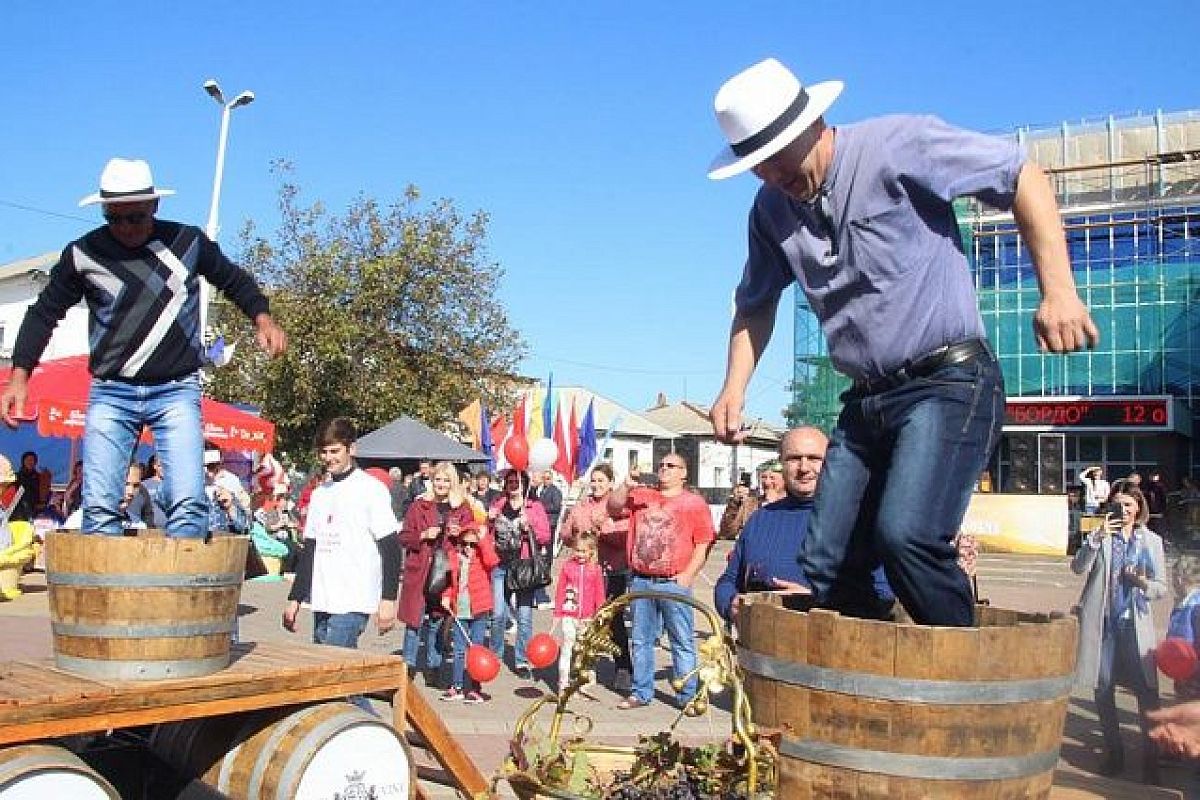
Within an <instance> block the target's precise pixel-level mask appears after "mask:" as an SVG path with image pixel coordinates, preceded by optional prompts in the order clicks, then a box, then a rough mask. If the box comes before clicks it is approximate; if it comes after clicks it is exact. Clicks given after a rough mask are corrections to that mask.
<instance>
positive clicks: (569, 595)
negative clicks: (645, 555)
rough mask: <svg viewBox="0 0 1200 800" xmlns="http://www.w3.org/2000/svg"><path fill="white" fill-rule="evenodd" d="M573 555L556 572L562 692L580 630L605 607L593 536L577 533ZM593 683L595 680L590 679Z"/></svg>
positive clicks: (602, 571)
mask: <svg viewBox="0 0 1200 800" xmlns="http://www.w3.org/2000/svg"><path fill="white" fill-rule="evenodd" d="M574 550H575V552H574V553H572V555H571V557H570V558H568V559H567V560H566V561H564V562H563V565H562V566H561V567H560V568H559V571H558V581H557V584H558V589H557V590H556V592H555V596H554V622H555V625H558V624H559V623H562V647H561V648H560V650H559V655H558V688H559V691H562V689H563V687H565V686H566V685H567V680H568V679H569V678H570V675H571V653H572V651H573V650H574V649H575V639H576V637H577V636H578V635H579V631H580V629H581V628H583V627H584V626H586V625H587V624H588V623H589V622H591V620H592V617H594V616H595V615H596V612H597V611H598V610H599V609H600V606H602V605H604V570H603V569H601V567H600V562H599V559H598V553H597V542H596V534H595V533H593V532H591V531H584V532H582V533H580V534H579V535H578V536H577V537H576V539H575V545H574ZM593 680H594V679H593Z"/></svg>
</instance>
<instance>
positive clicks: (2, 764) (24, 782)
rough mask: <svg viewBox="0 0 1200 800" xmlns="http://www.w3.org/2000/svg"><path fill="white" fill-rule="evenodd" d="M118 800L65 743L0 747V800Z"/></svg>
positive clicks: (116, 795)
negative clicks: (62, 744)
mask: <svg viewBox="0 0 1200 800" xmlns="http://www.w3.org/2000/svg"><path fill="white" fill-rule="evenodd" d="M68 797H69V798H71V800H121V796H120V795H119V794H117V791H116V790H115V789H114V788H113V787H112V785H111V784H109V782H108V781H106V780H104V778H102V777H101V776H100V775H99V774H98V773H96V771H95V770H93V769H92V768H91V767H89V766H88V765H87V764H85V763H84V762H83V761H82V760H81V759H80V758H79V757H78V756H76V755H75V754H74V753H72V752H71V751H70V750H67V749H66V748H65V747H60V746H58V745H51V744H21V745H14V746H12V747H5V748H0V800H9V798H12V799H13V800H33V799H34V798H40V799H41V800H53V799H54V798H68Z"/></svg>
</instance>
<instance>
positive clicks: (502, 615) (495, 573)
mask: <svg viewBox="0 0 1200 800" xmlns="http://www.w3.org/2000/svg"><path fill="white" fill-rule="evenodd" d="M507 575H508V567H506V566H504V565H503V564H497V565H496V567H495V569H493V570H492V633H491V638H490V640H489V642H488V644H489V645H490V646H491V648H492V652H493V653H495V654H496V657H497V658H499V659H500V661H501V662H503V661H504V634H505V631H506V629H507V628H508V616H509V610H510V609H509V605H508V591H507V590H506V589H505V588H504V578H505V577H506V576H507Z"/></svg>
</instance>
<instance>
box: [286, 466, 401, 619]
mask: <svg viewBox="0 0 1200 800" xmlns="http://www.w3.org/2000/svg"><path fill="white" fill-rule="evenodd" d="M399 529H400V523H399V522H397V521H396V515H395V514H394V513H392V497H391V494H390V493H389V492H388V490H387V487H385V486H384V485H383V484H382V483H380V482H379V481H378V480H376V479H375V478H372V477H371V476H370V475H368V474H367V473H365V472H363V471H362V470H361V469H358V468H355V469H354V470H353V471H352V472H351V473H350V474H349V475H347V476H346V477H345V478H342V479H341V480H337V481H333V480H330V481H325V482H324V483H322V484H320V485H319V486H317V488H316V489H314V490H313V493H312V499H311V500H310V501H309V506H308V519H307V521H306V523H305V526H304V538H305V539H313V540H315V542H316V547H317V550H316V554H315V558H314V559H313V575H312V590H311V593H310V598H311V600H310V604H311V606H312V609H313V611H324V612H327V613H330V614H346V613H350V612H353V611H357V612H361V613H364V614H373V613H375V611H376V610H377V609H378V607H379V599H380V596H381V594H382V591H383V569H382V559H380V557H379V547H378V545H376V542H377V541H378V540H379V539H383V538H384V537H387V536H391V535H393V534H394V533H395V532H396V531H398V530H399Z"/></svg>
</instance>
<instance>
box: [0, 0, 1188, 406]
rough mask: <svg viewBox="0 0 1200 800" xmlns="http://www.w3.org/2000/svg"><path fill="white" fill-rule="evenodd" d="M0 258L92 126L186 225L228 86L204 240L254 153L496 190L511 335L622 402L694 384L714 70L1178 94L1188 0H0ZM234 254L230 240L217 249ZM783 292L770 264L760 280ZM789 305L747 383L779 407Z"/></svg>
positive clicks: (721, 294)
mask: <svg viewBox="0 0 1200 800" xmlns="http://www.w3.org/2000/svg"><path fill="white" fill-rule="evenodd" d="M3 21H4V24H3V26H2V31H3V32H2V33H0V41H2V42H3V53H4V62H5V64H6V65H7V66H6V67H5V76H4V80H3V81H0V108H2V109H3V111H2V113H0V119H2V120H3V135H2V139H0V141H3V143H4V147H3V150H2V151H0V263H3V262H7V261H11V260H15V259H19V258H24V257H27V256H31V255H36V254H39V253H44V252H48V251H52V250H58V249H60V248H61V247H62V246H63V245H64V244H65V243H66V242H67V241H69V240H70V239H72V238H75V237H76V236H78V235H79V234H81V233H82V232H84V231H85V230H86V229H87V228H88V227H89V225H90V223H92V222H95V221H96V220H98V212H97V211H96V210H95V209H80V208H77V207H76V203H77V201H78V200H79V198H81V197H82V196H84V195H85V194H88V193H89V192H92V191H94V190H95V188H96V183H97V179H98V175H99V172H100V169H101V167H102V166H103V164H104V162H105V161H106V160H107V159H108V158H109V157H111V156H114V155H122V156H127V157H141V158H146V159H149V160H150V162H151V164H152V165H153V167H154V170H155V178H156V181H157V183H159V184H160V185H163V186H168V187H172V188H175V189H176V190H178V195H177V196H176V197H174V198H170V199H168V200H166V201H164V203H163V207H162V209H161V210H160V215H161V216H164V217H166V218H170V219H178V220H181V221H186V222H192V223H195V224H199V225H201V226H203V224H204V223H205V221H206V219H207V214H208V205H209V201H210V197H211V190H212V177H213V165H214V160H215V153H216V142H217V132H218V125H219V119H220V113H219V109H218V107H217V105H216V104H215V103H214V102H213V101H212V100H210V99H209V98H208V96H207V95H206V94H205V93H204V92H203V90H202V89H201V84H202V83H203V82H204V80H205V79H206V78H210V77H211V78H216V79H217V80H218V81H219V82H220V83H221V86H222V87H223V89H224V90H225V93H226V96H227V97H232V96H233V95H235V94H237V93H238V92H240V91H242V90H243V89H251V90H253V91H254V92H255V94H256V95H257V98H258V99H257V101H256V102H255V103H254V104H253V105H251V106H248V107H246V108H241V109H238V110H236V111H235V112H234V113H233V118H232V126H231V134H230V140H229V150H228V157H227V161H226V170H225V182H224V189H223V192H222V198H221V223H222V224H221V229H222V234H221V240H222V241H223V242H225V243H227V244H229V243H232V242H233V241H234V238H235V236H236V233H237V231H238V229H239V228H240V226H241V224H242V222H244V221H245V220H246V219H253V220H254V221H255V222H256V223H257V224H258V225H259V227H260V228H261V229H267V230H269V229H271V228H273V227H274V225H275V224H276V223H277V220H278V217H277V214H276V212H275V205H274V202H275V198H276V180H275V178H274V177H273V176H272V174H271V169H270V165H271V163H272V161H274V160H276V159H286V160H288V161H290V162H292V163H293V164H294V167H295V174H294V177H295V180H296V181H297V182H298V183H299V184H300V186H301V187H302V189H303V192H304V197H305V198H306V199H307V200H310V201H311V200H321V201H323V202H324V203H325V204H326V205H327V206H329V207H330V208H331V209H334V210H341V209H343V208H344V207H345V206H346V204H347V203H348V202H349V201H350V200H351V199H352V198H353V197H354V196H355V195H356V194H359V193H365V194H366V195H368V196H372V197H374V198H376V199H378V200H380V201H381V202H385V203H386V202H388V201H391V200H394V199H397V198H399V197H400V196H401V194H402V192H403V189H404V187H405V186H406V185H408V184H410V183H412V184H415V185H417V186H418V187H419V188H420V189H421V190H422V192H423V193H424V195H425V197H426V198H429V199H432V198H435V197H449V198H452V199H453V200H454V201H455V202H456V203H457V204H458V205H459V207H460V208H461V209H463V210H466V211H471V210H475V209H482V210H484V211H486V212H488V213H489V214H490V215H491V220H492V221H491V229H490V243H491V253H490V254H491V256H492V258H493V259H494V260H496V261H498V262H499V263H500V264H502V265H503V267H504V269H505V270H506V271H507V278H506V279H505V283H504V288H503V291H502V298H501V299H502V301H503V302H504V303H505V304H506V305H507V307H508V309H509V312H510V315H511V319H512V321H513V323H514V324H515V325H516V327H517V328H518V329H519V330H520V331H521V332H522V333H523V334H524V335H525V337H526V338H527V340H528V342H529V344H530V351H531V354H530V357H529V358H528V359H526V361H525V362H524V363H522V364H520V365H515V366H516V367H517V368H518V369H519V370H521V371H522V372H523V373H525V374H528V375H531V376H535V377H539V378H542V379H543V380H544V379H545V377H546V375H547V374H549V373H550V372H551V371H552V372H553V374H554V382H555V384H557V385H560V386H561V385H567V384H576V385H578V384H582V385H586V386H589V387H591V388H593V389H595V390H596V391H599V392H601V393H603V394H606V395H608V396H610V397H612V398H614V399H615V400H617V401H619V402H622V403H624V404H626V405H628V406H631V407H633V408H645V407H647V406H649V405H650V404H651V403H652V401H653V399H654V397H655V395H656V393H657V392H659V391H662V392H666V393H667V394H668V396H669V397H670V398H671V399H672V400H675V399H678V398H679V397H681V396H683V395H684V394H685V393H686V396H687V397H688V398H689V399H692V400H695V401H698V402H701V403H709V402H710V401H711V400H712V398H713V396H714V395H715V393H716V392H717V390H718V389H719V387H720V383H721V379H722V376H723V374H724V351H725V340H726V334H727V332H728V320H729V314H730V293H731V290H732V288H733V286H734V285H735V283H736V281H737V278H738V276H739V274H740V272H741V265H742V262H743V259H744V254H745V221H746V212H747V209H748V206H749V203H750V200H751V198H752V196H753V192H754V189H755V185H756V182H755V180H754V179H753V178H752V177H740V178H736V179H732V180H728V181H723V182H712V181H709V180H708V179H707V178H706V177H705V171H706V167H707V165H708V162H709V160H710V159H711V158H712V156H713V155H714V154H715V153H716V151H717V149H718V148H719V147H720V146H721V144H722V142H721V138H720V135H719V132H718V129H717V126H716V123H715V122H714V120H713V116H712V111H711V109H712V96H713V94H714V92H715V91H716V89H717V87H718V86H719V85H720V84H721V82H722V81H723V80H724V79H726V78H727V77H729V76H730V75H732V74H733V73H735V72H737V71H738V70H740V69H742V68H744V67H746V66H749V65H750V64H752V63H754V62H756V61H758V60H760V59H762V58H764V57H766V56H775V57H777V58H779V59H780V60H782V61H784V62H785V63H786V64H788V65H789V66H791V67H792V69H793V70H794V71H795V72H796V73H797V75H798V76H799V77H800V78H801V80H802V81H805V82H816V81H821V80H825V79H829V78H841V79H843V80H845V81H846V90H845V92H844V93H843V95H842V97H841V98H840V99H839V101H838V102H837V104H836V105H835V106H834V108H833V109H832V111H831V112H830V114H829V115H828V118H829V120H830V121H831V122H833V123H835V124H838V123H847V122H852V121H855V120H858V119H862V118H864V117H868V116H873V115H876V114H881V113H889V112H907V111H914V112H932V113H936V114H939V115H941V116H943V117H945V118H946V119H948V120H950V121H952V122H955V123H958V124H962V125H965V126H968V127H973V128H977V129H980V130H985V131H997V132H999V131H1010V130H1012V129H1013V128H1015V127H1017V126H1021V125H1032V126H1035V127H1041V126H1047V125H1055V124H1057V123H1058V122H1060V121H1063V120H1072V121H1074V120H1079V119H1081V118H1096V117H1103V116H1106V115H1108V114H1118V115H1119V114H1127V113H1132V112H1136V111H1146V112H1150V111H1154V110H1155V109H1163V110H1164V111H1179V110H1184V109H1191V108H1198V107H1200V81H1198V80H1197V75H1196V67H1197V63H1198V62H1197V58H1196V35H1197V31H1200V3H1198V2H1197V1H1196V0H1143V2H1139V3H1137V4H1136V6H1129V5H1128V4H1123V3H1115V2H1095V1H1093V2H1082V1H1080V0H1053V2H1044V0H1043V1H1040V2H1031V1H1028V0H1010V1H1009V2H1003V3H967V2H943V0H932V1H927V2H907V3H906V2H896V0H879V1H878V2H873V1H867V0H858V1H856V0H841V1H840V2H798V0H791V1H790V2H785V1H784V0H779V1H777V2H765V1H759V0H738V2H733V3H730V2H722V3H715V2H708V0H691V1H690V2H674V3H653V2H645V0H642V1H641V2H592V3H584V2H574V1H573V0H556V1H555V2H522V3H518V2H492V3H483V2H454V1H453V0H443V2H425V3H408V2H400V0H391V1H390V2H373V3H355V2H343V3H314V2H309V1H308V0H291V2H268V1H267V0H262V1H261V2H247V0H238V1H237V2H227V1H226V0H208V2H204V3H169V2H168V3H163V2H154V3H151V2H141V1H140V0H125V1H124V2H116V3H114V2H111V1H110V2H105V3H100V2H94V1H93V0H79V1H78V2H66V1H65V0H41V1H40V2H30V1H29V0H5V2H4V13H3ZM235 254H236V253H235ZM785 302H786V305H787V308H788V311H790V294H789V296H788V298H786V299H785ZM791 354H792V324H791V315H790V313H787V312H781V314H780V318H779V323H778V325H777V327H776V334H775V340H774V341H773V343H772V346H771V348H770V351H769V353H768V355H767V356H766V358H765V359H764V361H763V363H762V364H761V365H760V368H759V372H758V374H757V376H756V377H755V380H754V383H753V384H752V386H751V391H750V396H749V401H748V405H749V411H750V412H751V414H753V415H757V416H763V417H765V418H767V419H768V420H775V421H778V420H779V419H780V418H781V417H780V410H781V409H782V408H783V407H784V406H785V405H786V404H787V402H788V399H789V398H788V395H787V393H786V391H785V386H786V384H787V381H788V380H789V379H790V378H791Z"/></svg>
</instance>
